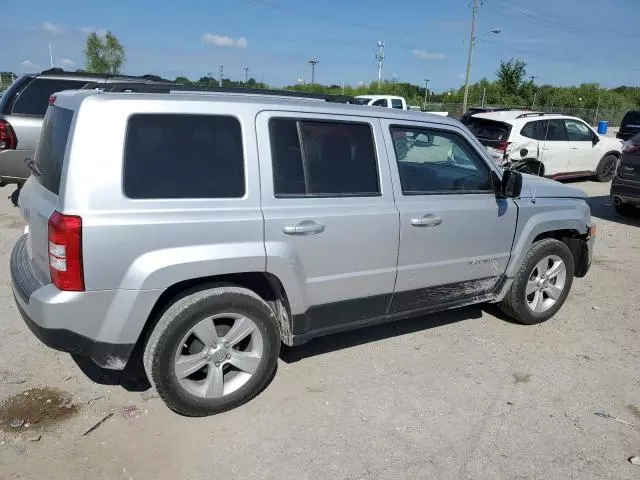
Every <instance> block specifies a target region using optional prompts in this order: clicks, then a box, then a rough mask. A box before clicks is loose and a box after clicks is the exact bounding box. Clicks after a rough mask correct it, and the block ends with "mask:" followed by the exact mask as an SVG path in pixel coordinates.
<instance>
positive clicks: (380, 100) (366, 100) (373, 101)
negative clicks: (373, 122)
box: [355, 95, 407, 110]
mask: <svg viewBox="0 0 640 480" xmlns="http://www.w3.org/2000/svg"><path fill="white" fill-rule="evenodd" d="M355 99H356V103H357V104H358V105H371V106H373V107H385V108H396V109H398V110H407V101H406V100H405V99H404V97H397V96H394V95H358V96H356V97H355Z"/></svg>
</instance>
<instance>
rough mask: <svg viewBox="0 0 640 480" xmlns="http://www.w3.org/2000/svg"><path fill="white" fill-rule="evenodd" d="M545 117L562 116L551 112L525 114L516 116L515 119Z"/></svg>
mask: <svg viewBox="0 0 640 480" xmlns="http://www.w3.org/2000/svg"><path fill="white" fill-rule="evenodd" d="M545 115H562V114H558V113H553V112H526V113H522V114H520V115H518V116H517V117H516V118H525V117H544V116H545Z"/></svg>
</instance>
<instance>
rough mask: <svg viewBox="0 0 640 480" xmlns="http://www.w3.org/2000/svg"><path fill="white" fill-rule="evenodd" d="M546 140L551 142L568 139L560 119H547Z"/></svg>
mask: <svg viewBox="0 0 640 480" xmlns="http://www.w3.org/2000/svg"><path fill="white" fill-rule="evenodd" d="M546 140H547V141H553V142H566V141H567V140H568V138H567V131H566V130H565V128H564V122H563V121H562V120H549V128H548V130H547V138H546Z"/></svg>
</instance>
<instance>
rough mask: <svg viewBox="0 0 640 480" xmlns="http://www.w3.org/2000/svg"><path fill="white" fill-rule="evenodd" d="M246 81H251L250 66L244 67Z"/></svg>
mask: <svg viewBox="0 0 640 480" xmlns="http://www.w3.org/2000/svg"><path fill="white" fill-rule="evenodd" d="M244 83H245V85H246V84H247V83H249V67H244Z"/></svg>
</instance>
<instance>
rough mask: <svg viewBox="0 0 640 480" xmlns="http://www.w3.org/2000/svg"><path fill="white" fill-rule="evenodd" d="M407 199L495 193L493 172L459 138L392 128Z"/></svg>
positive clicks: (464, 141) (403, 189) (444, 133)
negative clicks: (411, 196)
mask: <svg viewBox="0 0 640 480" xmlns="http://www.w3.org/2000/svg"><path fill="white" fill-rule="evenodd" d="M391 137H392V139H393V147H394V150H395V154H396V160H397V162H398V171H399V174H400V183H401V185H402V193H403V194H404V195H426V194H438V193H484V192H490V191H492V188H491V180H490V175H489V170H488V168H487V166H486V164H485V163H484V162H483V161H482V159H481V158H480V157H479V156H478V155H477V153H476V152H475V151H474V150H473V148H472V147H471V146H470V145H469V144H468V143H467V142H466V140H464V139H463V138H462V137H461V136H459V135H458V134H455V133H452V132H447V131H443V130H432V129H426V128H416V127H401V126H393V127H391Z"/></svg>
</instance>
